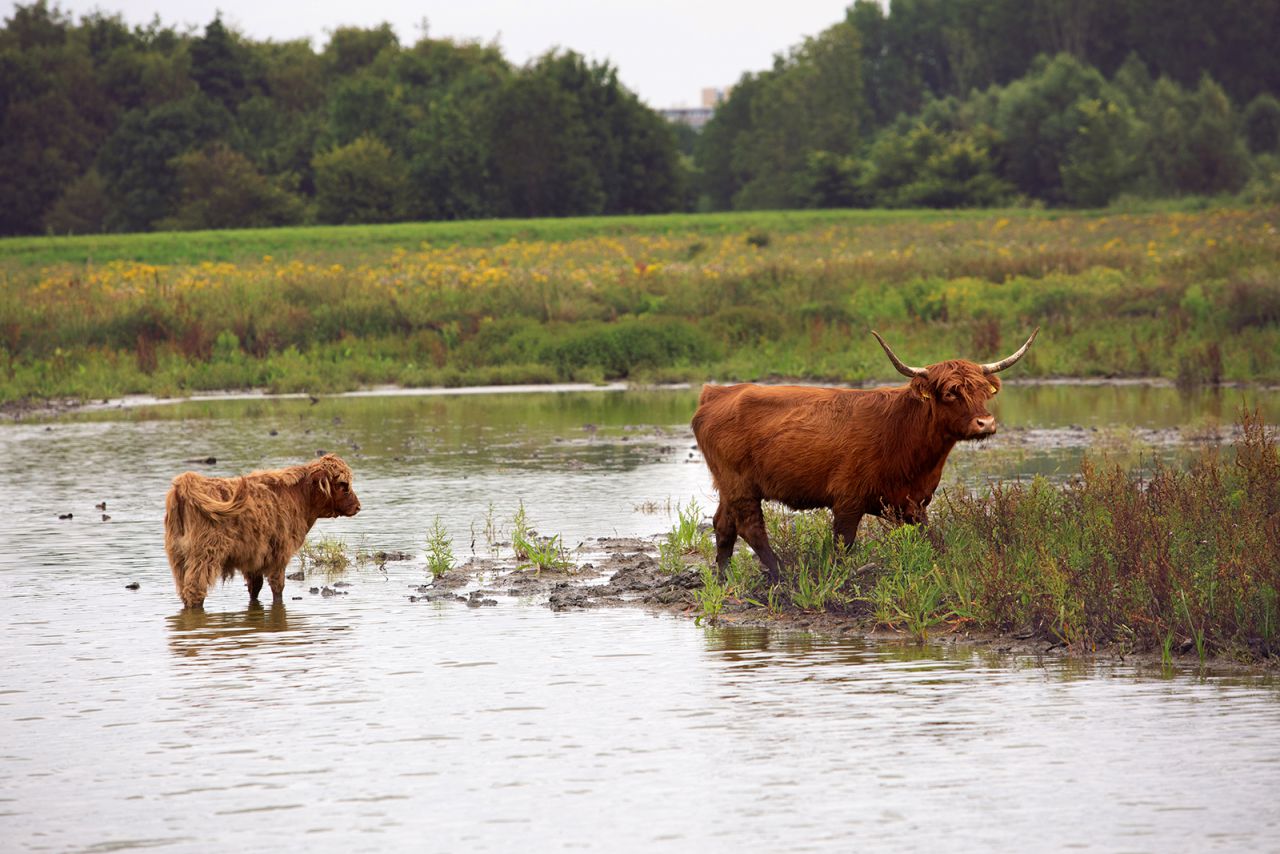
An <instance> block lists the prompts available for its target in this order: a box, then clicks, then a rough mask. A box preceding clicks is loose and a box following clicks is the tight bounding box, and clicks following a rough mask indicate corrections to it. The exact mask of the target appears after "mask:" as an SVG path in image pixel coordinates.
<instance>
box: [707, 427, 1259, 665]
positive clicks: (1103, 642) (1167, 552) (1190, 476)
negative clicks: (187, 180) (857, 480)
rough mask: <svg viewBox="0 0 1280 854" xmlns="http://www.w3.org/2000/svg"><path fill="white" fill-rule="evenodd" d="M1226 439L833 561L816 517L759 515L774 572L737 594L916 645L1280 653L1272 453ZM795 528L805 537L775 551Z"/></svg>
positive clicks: (973, 510)
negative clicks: (996, 636) (776, 565)
mask: <svg viewBox="0 0 1280 854" xmlns="http://www.w3.org/2000/svg"><path fill="white" fill-rule="evenodd" d="M1239 428H1240V431H1239V436H1240V438H1239V441H1238V442H1237V443H1236V444H1235V445H1234V446H1233V447H1229V448H1226V449H1219V448H1216V447H1211V448H1208V449H1206V450H1204V451H1203V452H1202V453H1201V455H1200V456H1199V458H1198V459H1196V460H1195V462H1194V463H1193V464H1192V465H1191V466H1190V467H1189V468H1187V469H1185V470H1179V469H1174V468H1171V467H1169V466H1167V465H1165V464H1163V463H1161V462H1160V461H1159V460H1158V459H1154V460H1151V461H1144V462H1143V463H1142V464H1140V465H1136V466H1129V467H1126V466H1123V465H1120V464H1117V463H1108V462H1106V461H1105V460H1092V459H1086V461H1085V463H1084V465H1083V466H1082V469H1081V472H1080V474H1079V475H1078V476H1076V477H1075V478H1073V479H1071V480H1070V481H1069V482H1067V483H1066V484H1064V485H1061V486H1058V485H1053V484H1051V483H1050V482H1048V481H1047V480H1045V479H1043V478H1036V479H1034V480H1032V481H1030V482H1012V483H1001V484H996V485H993V486H992V487H991V488H990V489H987V490H984V491H981V492H979V491H973V490H968V489H965V488H958V489H955V490H951V491H949V492H947V493H946V494H945V495H943V496H940V499H939V500H935V501H934V504H933V507H932V508H931V510H932V516H933V518H932V520H931V522H930V524H929V525H928V526H925V527H912V526H904V527H899V528H884V527H879V528H878V527H877V526H876V525H874V524H872V525H867V524H866V523H864V526H863V532H862V533H863V538H862V540H861V542H860V544H859V546H858V548H857V549H856V554H855V555H846V554H840V553H833V552H832V547H831V545H830V542H829V535H826V536H824V535H823V534H822V531H823V530H824V525H825V524H827V523H829V516H828V514H825V513H802V514H787V513H781V512H778V511H776V510H771V511H769V513H767V517H768V519H769V524H770V529H771V534H772V536H773V538H774V540H775V542H776V543H777V545H776V546H775V548H777V550H778V551H779V554H784V555H785V557H784V559H785V560H787V563H788V567H787V569H786V571H785V572H784V575H783V581H782V585H781V590H778V591H769V590H767V589H766V588H765V587H764V583H763V576H762V575H754V574H753V575H752V576H751V578H752V579H753V583H751V584H750V586H749V587H747V589H745V590H743V591H742V595H743V596H744V597H745V598H748V599H753V600H755V601H760V602H763V601H764V600H766V599H767V598H768V597H770V596H772V599H773V601H779V600H782V601H789V602H790V603H792V604H793V605H794V606H795V607H800V608H825V609H827V610H837V611H840V612H842V613H850V614H853V615H855V616H860V617H862V618H865V619H867V620H870V621H872V622H875V623H879V624H883V625H888V626H893V627H896V628H900V629H902V630H904V631H906V632H908V633H910V634H911V635H913V636H915V637H920V638H923V637H926V636H927V635H928V634H929V633H930V632H935V631H941V630H950V629H951V628H954V627H958V626H966V627H970V628H976V629H980V630H987V631H993V632H1002V633H1017V634H1019V635H1023V636H1031V637H1039V638H1043V639H1045V640H1046V641H1048V642H1050V643H1058V644H1064V645H1068V646H1071V647H1073V648H1077V649H1086V650H1087V649H1096V648H1098V647H1102V646H1119V647H1121V648H1127V649H1134V650H1140V651H1150V652H1156V651H1160V652H1161V653H1162V654H1163V655H1164V656H1166V657H1168V656H1170V655H1171V654H1172V650H1173V649H1174V648H1175V647H1176V648H1184V647H1185V648H1194V649H1195V650H1196V652H1197V654H1198V655H1199V656H1200V657H1201V658H1205V657H1208V656H1210V655H1226V656H1232V657H1237V658H1242V659H1258V658H1261V657H1267V656H1276V655H1280V630H1278V628H1280V450H1278V448H1277V435H1276V431H1275V430H1274V429H1273V428H1269V427H1267V426H1266V425H1265V424H1264V423H1263V422H1262V421H1261V419H1260V418H1259V416H1258V415H1257V414H1256V413H1252V412H1245V413H1242V415H1241V417H1240V423H1239ZM797 530H799V531H807V532H808V533H806V534H804V535H803V536H795V535H791V538H790V539H788V532H789V531H791V532H794V531H797ZM784 550H785V552H784ZM745 551H746V548H745V546H743V545H741V544H740V545H739V552H740V553H742V552H745ZM739 556H740V555H735V561H736V560H737V559H738V557H739ZM744 559H748V560H750V562H751V563H752V564H755V563H756V562H755V560H754V558H744ZM863 560H866V561H868V563H867V565H865V566H863V567H862V568H861V569H859V570H852V569H849V568H850V567H852V566H853V565H855V564H857V563H858V562H860V561H863ZM731 577H732V574H731ZM730 583H731V582H730ZM824 586H825V587H826V588H828V589H829V593H828V594H827V595H826V596H825V597H824V598H822V599H821V600H815V598H814V596H813V591H814V590H821V589H823V587H824ZM712 604H713V605H714V604H715V603H714V602H713V603H712Z"/></svg>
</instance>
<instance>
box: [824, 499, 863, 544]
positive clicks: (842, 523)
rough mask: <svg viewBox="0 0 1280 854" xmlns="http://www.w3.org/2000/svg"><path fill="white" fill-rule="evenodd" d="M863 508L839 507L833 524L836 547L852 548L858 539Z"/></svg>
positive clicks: (832, 530) (835, 512)
mask: <svg viewBox="0 0 1280 854" xmlns="http://www.w3.org/2000/svg"><path fill="white" fill-rule="evenodd" d="M862 516H863V513H862V511H861V510H846V509H842V508H839V507H837V508H836V509H835V511H834V519H833V520H832V524H831V532H832V533H833V534H834V535H835V541H836V547H837V548H839V547H840V546H844V547H845V548H846V549H852V548H853V544H854V542H856V541H857V539H858V523H859V522H861V521H862Z"/></svg>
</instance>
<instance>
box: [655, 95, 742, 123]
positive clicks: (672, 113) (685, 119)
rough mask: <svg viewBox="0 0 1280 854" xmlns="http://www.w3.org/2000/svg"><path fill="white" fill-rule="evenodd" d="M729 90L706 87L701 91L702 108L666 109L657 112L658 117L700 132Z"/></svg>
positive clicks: (726, 96)
mask: <svg viewBox="0 0 1280 854" xmlns="http://www.w3.org/2000/svg"><path fill="white" fill-rule="evenodd" d="M731 90H732V87H727V88H724V89H716V88H714V87H711V86H708V87H706V88H704V89H703V90H702V106H700V107H667V108H665V109H661V110H658V115H660V116H662V117H663V118H664V119H666V120H667V121H669V122H676V123H678V124H682V125H688V126H689V127H691V128H693V129H694V130H702V128H703V126H704V125H705V124H706V123H707V122H709V121H711V116H712V115H714V114H715V111H716V107H717V106H719V105H720V104H721V103H723V102H724V100H725V99H726V98H728V97H729V92H730V91H731Z"/></svg>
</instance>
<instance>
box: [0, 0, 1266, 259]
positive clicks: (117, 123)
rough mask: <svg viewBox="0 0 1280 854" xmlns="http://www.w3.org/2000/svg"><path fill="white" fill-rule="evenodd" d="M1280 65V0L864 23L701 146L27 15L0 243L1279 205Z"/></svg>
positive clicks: (379, 67)
mask: <svg viewBox="0 0 1280 854" xmlns="http://www.w3.org/2000/svg"><path fill="white" fill-rule="evenodd" d="M1278 43H1280V4H1276V3H1275V2H1274V0H1232V2H1224V3H1195V2H1191V0H1177V2H1176V3H1174V4H1173V6H1171V5H1170V3H1169V0H1036V2H1026V0H893V2H891V3H889V4H888V7H887V10H886V8H885V7H884V6H883V5H882V4H881V3H880V2H877V0H857V2H855V3H853V5H852V6H851V7H849V9H848V10H847V13H846V15H845V18H844V20H842V21H840V22H837V23H835V24H834V25H833V26H831V27H829V28H828V29H826V30H825V31H823V32H821V33H819V34H816V35H814V36H813V37H811V38H807V39H805V40H804V41H803V42H802V43H801V44H799V45H796V46H794V47H792V48H791V49H790V50H787V51H784V52H782V53H780V54H779V55H778V56H777V57H776V59H775V62H774V65H773V67H772V68H771V69H768V70H766V71H763V72H760V73H750V74H747V75H745V76H744V77H743V78H742V79H741V80H740V81H739V82H738V83H737V85H736V86H735V87H734V88H733V90H732V93H731V95H730V97H729V99H728V100H727V101H726V102H725V103H724V104H723V105H722V106H721V107H720V108H719V109H718V110H717V112H716V114H715V116H714V118H713V119H712V121H711V122H710V124H709V125H708V126H707V127H706V129H705V130H704V131H703V132H702V133H701V134H698V135H694V134H692V132H691V131H690V130H689V129H688V128H682V127H674V126H672V125H669V124H668V123H666V122H664V121H663V120H662V119H661V118H660V117H659V116H658V114H657V113H655V112H653V111H652V110H651V109H650V108H649V107H648V106H646V105H645V104H643V103H641V102H640V101H639V100H638V99H637V98H636V96H635V95H633V94H632V93H631V92H629V91H627V90H626V89H625V88H623V87H622V86H621V85H620V84H619V82H618V79H617V74H616V72H615V70H614V69H613V68H612V67H611V66H609V65H608V64H607V63H603V64H602V63H593V62H588V61H586V60H584V58H583V57H582V56H580V55H578V54H576V53H573V52H571V51H569V52H559V51H553V52H551V53H548V54H547V55H545V56H543V57H541V58H539V59H537V60H535V61H534V62H532V63H530V64H529V65H528V66H526V67H523V68H516V67H513V66H512V65H511V64H510V63H509V62H508V61H507V60H506V59H505V58H504V57H503V55H502V53H501V51H500V50H499V49H498V48H497V47H496V46H494V45H484V44H477V43H472V42H462V43H460V42H455V41H451V40H448V39H434V38H430V37H428V36H426V35H425V34H424V35H423V36H422V37H421V38H419V39H418V40H417V41H416V42H414V43H413V44H411V45H403V44H401V42H400V40H399V37H398V36H397V35H396V33H395V31H394V30H393V29H392V28H391V27H390V26H389V25H386V24H384V25H381V26H378V27H373V28H369V29H360V28H342V29H338V30H337V31H335V32H333V33H332V35H331V36H330V38H329V40H328V42H327V44H325V45H324V46H323V47H322V48H321V49H319V50H317V49H315V48H313V47H312V45H311V44H310V43H309V42H306V41H295V42H284V43H277V42H255V41H253V40H251V39H248V38H246V37H244V36H243V35H241V34H239V33H236V32H235V31H233V30H230V29H228V28H227V27H226V26H225V25H224V24H223V22H222V21H221V19H220V18H214V20H213V21H211V22H210V23H209V24H208V25H206V26H205V27H204V28H203V31H202V32H199V33H188V32H179V31H177V30H175V29H173V28H171V27H167V26H165V25H164V24H162V23H161V22H159V21H156V22H154V23H152V24H151V25H148V26H146V27H141V28H131V27H129V26H127V25H126V24H125V23H124V22H123V20H122V19H121V18H120V17H118V16H112V15H110V14H107V13H101V12H98V13H93V14H90V15H87V16H84V17H82V18H80V19H79V20H78V21H74V20H72V19H71V18H70V17H69V16H68V15H66V14H64V13H62V12H60V11H59V10H58V9H57V8H56V7H50V6H49V5H48V3H47V0H37V2H35V3H33V4H31V5H18V6H16V7H15V8H14V12H13V14H12V16H11V17H10V18H9V19H8V20H6V21H5V22H4V26H3V28H0V198H3V201H4V204H3V205H0V234H39V233H52V234H67V233H77V234H82V233H92V232H101V231H108V232H133V231H147V230H153V229H198V228H225V227H230V226H235V227H254V226H271V225H289V224H310V223H333V224H344V223H377V222H397V221H411V220H441V219H474V218H482V217H512V216H515V217H534V216H570V215H597V214H621V213H652V212H664V211H679V210H692V209H703V210H728V209H778V208H802V207H874V206H887V207H922V206H923V207H946V208H952V207H983V206H993V205H1001V204H1009V203H1015V204H1027V203H1037V204H1039V203H1043V204H1047V205H1055V206H1061V205H1070V206H1100V205H1105V204H1107V203H1109V202H1110V201H1112V200H1114V199H1115V198H1116V197H1117V196H1121V195H1126V194H1131V195H1135V196H1142V197H1171V196H1183V195H1217V194H1240V193H1243V196H1242V198H1243V199H1244V200H1245V201H1276V200H1277V199H1280V101H1277V100H1276V96H1277V94H1278V93H1280V66H1277V64H1276V62H1275V59H1274V46H1275V45H1276V44H1278ZM780 47H781V46H780ZM702 82H706V81H691V87H692V86H696V85H700V84H701V83H702Z"/></svg>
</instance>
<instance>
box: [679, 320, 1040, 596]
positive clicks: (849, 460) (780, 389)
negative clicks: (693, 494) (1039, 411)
mask: <svg viewBox="0 0 1280 854" xmlns="http://www.w3.org/2000/svg"><path fill="white" fill-rule="evenodd" d="M1039 331H1040V330H1039V329H1036V330H1035V332H1032V333H1031V337H1030V338H1028V339H1027V343H1025V344H1023V345H1022V347H1021V348H1019V350H1018V351H1017V352H1016V353H1014V354H1013V355H1012V356H1010V357H1008V358H1007V359H1003V360H1001V361H999V362H992V363H990V364H985V365H980V364H975V363H974V362H969V361H966V360H964V359H952V360H949V361H946V362H939V363H938V364H936V365H929V366H928V367H925V368H913V367H911V366H909V365H905V364H903V363H902V361H901V360H900V359H898V357H897V356H895V355H894V354H893V351H892V350H890V349H889V345H888V344H886V343H885V342H884V339H883V338H881V337H880V336H879V335H877V334H876V333H875V332H872V333H871V334H872V335H875V337H876V340H877V341H879V342H880V346H881V347H883V348H884V351H885V353H886V354H887V355H888V356H889V361H891V362H893V365H894V367H896V368H897V369H898V371H899V372H901V373H902V374H904V375H906V376H908V377H911V382H910V383H909V384H908V385H906V386H901V387H897V388H876V389H865V390H863V389H835V388H805V387H800V386H760V385H754V384H751V383H744V384H741V385H731V386H714V385H708V386H704V387H703V389H702V396H701V398H700V399H699V401H698V411H697V412H696V413H694V416H693V433H694V436H696V437H697V440H698V447H699V448H701V449H702V455H703V457H704V458H705V459H706V461H707V467H708V468H710V469H711V477H712V479H713V480H714V482H715V485H716V489H717V490H718V491H719V492H720V506H719V507H718V508H717V509H716V515H715V531H716V563H717V564H718V565H719V567H720V571H721V572H722V573H723V571H724V568H725V566H726V565H728V563H729V558H731V557H732V556H733V547H734V544H735V543H736V542H737V538H738V536H739V535H741V536H742V538H743V539H744V540H746V541H747V544H748V545H750V546H751V548H752V549H754V550H755V553H756V556H757V557H759V558H760V562H761V563H763V564H764V566H765V568H766V569H767V570H768V573H769V580H770V582H777V581H778V556H777V554H775V553H774V551H773V549H772V548H771V547H770V546H769V536H768V533H767V532H766V531H765V524H764V514H763V513H762V512H761V509H760V502H761V500H769V501H779V502H781V503H783V504H785V505H787V506H788V507H791V508H792V509H795V510H808V509H813V508H816V507H829V508H831V510H832V512H833V513H834V531H835V535H836V537H837V539H839V540H843V541H844V542H845V543H847V544H850V545H852V544H853V541H854V537H855V536H856V534H857V532H858V522H860V521H861V520H862V517H863V516H864V515H865V514H867V513H870V514H873V515H876V516H886V517H891V518H898V519H902V520H905V521H912V522H922V521H924V520H925V518H926V514H925V508H926V507H927V506H928V504H929V501H930V499H931V498H933V491H934V490H935V489H937V488H938V481H939V480H940V479H941V477H942V466H943V464H944V463H945V462H946V461H947V455H948V454H949V453H951V449H952V448H953V447H954V446H955V444H956V442H959V441H964V440H968V439H985V438H987V437H988V436H991V435H992V434H994V433H995V432H996V419H995V417H994V416H992V415H991V413H989V412H988V411H987V400H988V399H990V398H991V397H993V396H994V395H995V394H996V393H997V392H999V391H1000V378H999V377H997V376H996V375H995V374H996V372H998V371H1003V370H1004V369H1005V368H1008V367H1009V366H1011V365H1012V364H1014V363H1015V362H1017V361H1018V360H1019V359H1021V358H1022V356H1023V355H1024V354H1025V353H1026V352H1027V348H1029V347H1030V346H1031V342H1032V341H1034V340H1035V338H1036V334H1037V333H1039Z"/></svg>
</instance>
